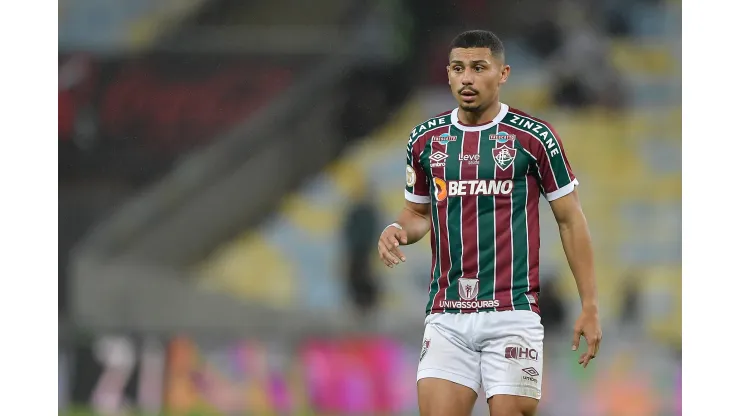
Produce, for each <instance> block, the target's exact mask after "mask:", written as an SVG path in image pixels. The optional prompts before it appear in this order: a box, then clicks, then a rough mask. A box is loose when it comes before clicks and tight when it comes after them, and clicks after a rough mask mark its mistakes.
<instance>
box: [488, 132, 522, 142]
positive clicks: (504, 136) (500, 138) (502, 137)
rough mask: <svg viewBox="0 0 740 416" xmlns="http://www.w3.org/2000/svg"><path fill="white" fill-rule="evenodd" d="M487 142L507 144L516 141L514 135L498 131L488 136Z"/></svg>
mask: <svg viewBox="0 0 740 416" xmlns="http://www.w3.org/2000/svg"><path fill="white" fill-rule="evenodd" d="M488 140H495V141H496V143H507V142H509V141H511V142H513V141H514V140H516V134H510V133H507V132H505V131H500V132H498V133H496V134H491V135H490V136H488Z"/></svg>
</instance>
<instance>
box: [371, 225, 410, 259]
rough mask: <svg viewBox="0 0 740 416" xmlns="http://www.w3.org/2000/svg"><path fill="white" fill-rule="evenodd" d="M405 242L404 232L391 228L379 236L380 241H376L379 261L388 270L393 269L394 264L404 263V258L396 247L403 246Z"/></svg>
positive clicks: (406, 238) (406, 240) (406, 239)
mask: <svg viewBox="0 0 740 416" xmlns="http://www.w3.org/2000/svg"><path fill="white" fill-rule="evenodd" d="M407 242H408V237H407V236H406V230H400V229H398V228H396V227H393V226H389V227H387V228H386V229H385V230H383V232H382V233H381V234H380V239H379V240H378V254H379V255H380V260H382V261H383V263H385V265H386V266H388V267H390V268H393V266H394V265H396V264H400V262H405V261H406V256H404V255H403V253H401V250H399V248H398V247H399V246H401V245H405V244H406V243H407Z"/></svg>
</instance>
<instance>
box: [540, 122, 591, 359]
mask: <svg viewBox="0 0 740 416" xmlns="http://www.w3.org/2000/svg"><path fill="white" fill-rule="evenodd" d="M533 121H536V122H538V123H540V124H542V126H540V127H535V128H536V129H537V130H536V133H537V135H536V136H535V137H534V138H533V140H529V141H527V143H526V147H528V151H530V152H531V154H532V156H533V157H534V158H535V159H536V165H537V175H538V179H539V183H540V186H541V190H542V193H543V194H544V195H545V199H547V200H548V201H549V202H550V207H551V208H552V211H553V213H554V214H555V220H556V221H557V222H558V228H559V229H560V239H561V240H562V242H563V250H564V251H565V256H566V257H567V259H568V264H569V265H570V269H571V271H572V272H573V276H574V277H575V280H576V285H577V286H578V293H579V294H580V296H581V315H580V316H579V318H578V321H576V325H575V328H574V329H573V350H574V351H576V350H578V346H579V344H580V339H581V336H583V337H584V338H586V342H587V343H588V351H587V352H585V353H584V354H582V355H581V356H580V358H579V360H578V362H579V364H582V365H583V366H584V368H585V367H586V366H587V365H588V363H589V361H590V360H591V359H593V358H595V357H596V354H597V353H598V352H599V345H600V343H601V325H600V324H599V308H598V301H597V298H596V275H595V271H594V254H593V247H592V245H591V235H590V233H589V230H588V223H587V222H586V216H585V215H584V214H583V210H582V209H581V203H580V201H579V200H578V192H577V191H576V187H577V186H578V179H576V176H575V174H574V173H573V170H572V169H571V166H570V162H569V161H568V157H567V156H566V155H565V147H564V146H563V142H562V140H560V136H559V135H558V133H557V132H556V131H555V128H554V127H553V126H551V125H550V124H549V123H547V122H544V121H542V120H533Z"/></svg>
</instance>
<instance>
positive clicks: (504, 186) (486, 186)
mask: <svg viewBox="0 0 740 416" xmlns="http://www.w3.org/2000/svg"><path fill="white" fill-rule="evenodd" d="M513 188H514V182H513V181H512V180H510V179H507V180H504V181H499V180H495V179H492V180H490V179H470V180H466V181H457V180H449V181H445V180H444V179H440V178H434V197H435V198H436V199H437V201H444V200H445V199H447V198H448V197H453V196H466V195H475V196H479V195H508V194H510V193H511V190H512V189H513Z"/></svg>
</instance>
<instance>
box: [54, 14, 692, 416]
mask: <svg viewBox="0 0 740 416" xmlns="http://www.w3.org/2000/svg"><path fill="white" fill-rule="evenodd" d="M473 28H476V29H477V28H485V29H490V30H493V31H494V32H496V33H497V34H499V36H501V38H502V39H503V40H504V42H505V44H506V47H507V60H508V61H509V63H510V64H511V65H512V76H511V79H510V82H509V83H508V84H507V85H506V87H505V89H504V92H503V96H502V101H504V102H506V103H507V104H509V105H512V106H515V107H518V108H521V109H523V110H525V111H527V112H530V113H533V114H534V115H536V116H538V117H541V118H545V119H546V120H548V121H550V122H552V123H553V124H554V125H555V126H556V128H557V129H558V130H559V132H560V135H561V136H562V138H563V140H564V143H565V146H566V149H567V151H568V154H569V157H570V160H571V162H572V164H573V166H574V169H575V170H576V174H577V175H578V177H579V179H580V181H581V184H582V186H581V188H580V189H581V197H582V202H583V206H584V210H585V211H586V214H587V216H588V218H589V221H590V225H591V230H592V234H593V239H594V243H595V248H596V254H597V264H598V279H599V286H600V301H601V305H602V319H603V329H604V342H603V345H602V348H601V352H600V356H599V358H598V359H597V360H596V361H595V362H594V363H593V364H592V365H591V366H589V368H588V369H587V370H583V369H581V368H579V367H578V365H577V362H576V356H575V355H574V353H571V351H570V348H569V346H570V344H569V340H570V335H571V328H572V324H573V322H574V320H575V318H576V316H577V315H576V314H577V313H578V311H579V303H578V294H577V291H576V288H575V284H574V282H573V279H572V276H571V273H570V271H569V269H568V267H567V264H566V262H565V259H564V256H563V254H562V248H561V246H560V240H559V236H558V234H557V229H556V226H555V223H554V220H553V219H552V214H550V213H549V212H550V210H549V207H548V206H547V205H546V203H543V204H542V207H541V208H542V212H543V214H544V215H543V219H542V222H543V235H542V247H543V249H542V253H541V256H542V261H543V276H542V280H543V293H542V302H543V305H542V310H543V320H544V322H545V327H546V332H547V339H546V347H545V348H546V351H545V373H544V396H543V398H542V403H541V406H540V415H543V416H581V415H583V416H602V415H603V416H643V415H644V416H655V415H677V414H680V413H681V411H680V400H681V393H680V391H681V380H680V374H681V245H680V244H681V170H680V169H681V168H680V166H681V165H680V160H681V148H680V146H681V145H680V143H681V141H680V139H681V104H680V98H681V90H680V88H681V87H680V82H681V69H680V58H681V56H680V55H681V3H680V1H671V0H600V1H586V0H517V1H506V2H494V1H486V0H456V1H450V0H408V1H403V0H311V1H304V0H271V1H242V0H156V1H155V0H127V1H118V0H104V1H103V0H60V2H59V259H60V262H59V287H60V292H59V305H60V307H59V411H60V414H70V415H76V414H80V415H82V414H100V415H126V414H141V415H150V414H151V415H154V414H166V415H414V414H418V412H417V411H416V397H415V371H416V365H417V363H418V356H419V352H420V347H421V340H422V327H423V314H424V302H425V298H426V292H427V285H428V281H427V279H428V271H429V264H430V257H431V256H430V253H429V247H428V240H426V239H425V240H424V241H422V242H421V243H419V244H418V245H415V246H412V247H408V248H407V255H408V257H409V258H410V261H409V262H408V264H405V265H404V266H403V267H401V268H395V269H393V270H387V269H385V268H384V267H382V265H381V264H380V262H379V261H377V260H376V258H375V257H374V256H375V243H376V239H377V236H378V233H379V232H380V230H381V229H382V228H383V227H384V226H385V224H387V223H389V222H391V221H392V220H393V218H394V216H395V215H396V213H397V212H398V210H399V209H400V208H401V206H402V204H403V197H402V195H403V192H402V188H403V183H404V164H405V159H404V158H405V152H404V148H405V145H406V140H407V137H408V132H409V131H410V129H411V128H412V127H413V126H414V125H416V124H418V123H419V122H420V121H423V119H425V118H426V117H429V116H432V115H434V114H437V113H439V112H441V111H444V110H446V109H450V108H452V107H454V105H455V103H454V101H453V100H452V98H451V97H450V95H449V90H448V87H447V84H446V75H445V71H444V66H445V63H446V54H447V45H448V43H449V41H450V40H451V39H452V37H454V35H455V34H457V33H459V32H460V31H462V30H465V29H473ZM479 405H480V407H478V408H476V413H475V414H481V415H482V414H487V413H486V411H485V410H484V408H485V407H484V403H483V401H482V400H481V401H480V403H479Z"/></svg>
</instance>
